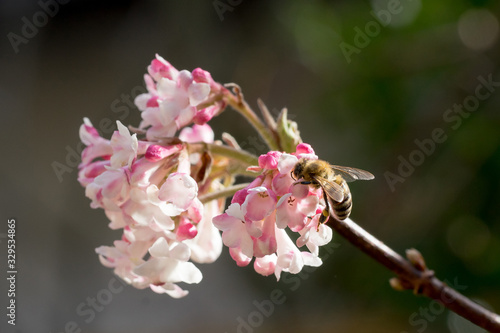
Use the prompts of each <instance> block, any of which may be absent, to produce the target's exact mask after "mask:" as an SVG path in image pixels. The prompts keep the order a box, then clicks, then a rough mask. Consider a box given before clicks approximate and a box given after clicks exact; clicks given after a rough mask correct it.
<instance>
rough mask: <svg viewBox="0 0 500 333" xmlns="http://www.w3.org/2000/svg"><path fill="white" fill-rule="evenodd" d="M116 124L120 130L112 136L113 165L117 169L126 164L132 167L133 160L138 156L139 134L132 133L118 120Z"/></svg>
mask: <svg viewBox="0 0 500 333" xmlns="http://www.w3.org/2000/svg"><path fill="white" fill-rule="evenodd" d="M116 125H117V126H118V131H115V132H114V133H113V136H112V137H111V148H112V149H113V155H112V156H111V167H112V168H115V169H116V168H121V167H122V166H125V165H127V166H128V167H131V165H132V162H133V161H134V160H135V158H136V157H137V148H138V146H139V144H138V141H137V135H136V134H134V135H130V132H129V130H128V128H126V127H125V126H123V124H122V123H121V122H120V121H118V120H117V121H116Z"/></svg>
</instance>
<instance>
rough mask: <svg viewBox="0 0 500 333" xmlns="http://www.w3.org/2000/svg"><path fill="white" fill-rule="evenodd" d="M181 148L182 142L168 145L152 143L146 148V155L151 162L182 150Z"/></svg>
mask: <svg viewBox="0 0 500 333" xmlns="http://www.w3.org/2000/svg"><path fill="white" fill-rule="evenodd" d="M181 149H182V145H181V144H178V145H174V146H168V147H163V146H160V145H151V146H149V147H148V149H147V150H146V154H145V157H146V160H148V161H150V162H156V161H159V160H161V159H164V158H165V157H167V156H170V155H172V154H174V153H176V152H178V151H180V150H181Z"/></svg>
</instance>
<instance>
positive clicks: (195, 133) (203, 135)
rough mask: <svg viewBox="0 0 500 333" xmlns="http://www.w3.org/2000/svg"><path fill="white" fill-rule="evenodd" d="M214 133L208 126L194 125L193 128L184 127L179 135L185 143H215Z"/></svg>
mask: <svg viewBox="0 0 500 333" xmlns="http://www.w3.org/2000/svg"><path fill="white" fill-rule="evenodd" d="M214 136H215V135H214V131H213V130H212V128H211V127H210V125H208V124H204V125H193V127H184V128H183V129H182V131H181V132H180V133H179V139H181V140H182V141H184V142H190V143H193V142H205V143H213V142H214Z"/></svg>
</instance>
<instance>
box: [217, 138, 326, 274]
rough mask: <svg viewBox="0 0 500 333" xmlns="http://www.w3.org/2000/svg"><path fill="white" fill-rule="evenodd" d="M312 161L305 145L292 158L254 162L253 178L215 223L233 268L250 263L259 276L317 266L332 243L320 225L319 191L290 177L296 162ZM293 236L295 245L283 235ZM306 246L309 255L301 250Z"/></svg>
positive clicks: (280, 154) (271, 155)
mask: <svg viewBox="0 0 500 333" xmlns="http://www.w3.org/2000/svg"><path fill="white" fill-rule="evenodd" d="M304 156H307V158H311V159H314V158H317V156H316V155H315V154H314V150H313V149H312V147H311V146H310V145H308V144H299V145H298V146H297V149H296V151H295V152H294V153H293V154H287V153H283V152H277V151H271V152H269V153H267V154H264V155H261V156H260V157H259V167H258V168H252V169H253V170H260V171H261V175H260V176H258V177H257V178H256V179H255V180H254V181H253V182H252V183H251V184H249V185H248V186H247V187H246V188H244V189H242V190H240V191H238V192H237V193H236V194H235V195H234V196H233V199H232V201H231V205H230V206H229V207H228V208H227V210H226V211H225V212H224V213H223V214H221V215H219V216H216V217H215V218H214V225H215V226H216V227H217V228H219V229H220V230H221V231H222V240H223V242H224V244H225V245H226V246H227V247H229V249H230V254H231V257H232V258H233V259H234V260H235V261H236V263H237V264H238V266H246V265H248V264H249V263H250V262H251V261H252V259H253V258H255V262H254V269H255V271H256V272H257V273H260V274H262V275H270V274H273V273H274V274H275V275H276V277H277V278H278V279H279V278H280V276H281V272H283V271H284V272H290V273H292V274H297V273H299V272H300V271H301V270H302V268H303V267H304V266H305V265H308V266H319V265H321V259H320V258H319V257H318V255H319V247H320V246H323V245H325V244H327V243H328V242H330V241H331V238H332V232H331V229H330V228H329V227H328V226H326V225H323V224H319V215H320V214H321V212H322V210H323V207H324V204H325V203H324V202H322V200H323V196H322V194H321V192H320V191H317V190H314V189H311V188H310V187H309V186H307V185H302V184H297V183H296V182H294V180H293V179H292V178H291V175H290V172H291V171H292V169H293V167H294V166H295V164H296V163H297V162H298V159H299V158H302V157H304ZM287 230H289V231H290V232H298V233H299V237H298V239H297V241H296V243H295V244H294V243H293V241H292V240H291V238H290V236H289V235H288V233H287ZM304 245H305V246H306V247H307V249H308V250H309V251H301V250H299V247H303V246H304Z"/></svg>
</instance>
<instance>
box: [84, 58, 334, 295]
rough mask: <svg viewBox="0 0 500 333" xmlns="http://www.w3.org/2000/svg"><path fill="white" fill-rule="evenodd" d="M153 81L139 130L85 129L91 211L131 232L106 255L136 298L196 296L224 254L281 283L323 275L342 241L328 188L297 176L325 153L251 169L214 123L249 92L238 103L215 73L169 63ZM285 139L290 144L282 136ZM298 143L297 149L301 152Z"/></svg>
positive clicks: (305, 152)
mask: <svg viewBox="0 0 500 333" xmlns="http://www.w3.org/2000/svg"><path fill="white" fill-rule="evenodd" d="M144 81H145V83H146V88H147V93H144V94H141V95H139V96H137V97H136V99H135V101H134V102H135V104H136V105H137V107H138V108H139V110H140V112H141V118H142V121H141V123H140V124H139V127H138V128H134V127H130V129H129V128H127V127H126V126H125V125H123V124H122V123H121V122H120V121H117V122H116V124H117V130H116V131H114V132H113V134H112V136H111V138H110V139H109V140H108V139H106V138H103V137H101V136H100V135H99V133H98V131H97V130H96V129H95V128H94V127H93V125H92V123H91V122H90V120H89V119H87V118H84V121H83V124H82V126H81V127H80V139H81V141H82V142H83V143H84V144H85V145H86V148H85V149H84V150H83V151H82V162H81V164H80V165H79V173H78V181H79V182H80V184H81V185H82V186H83V187H84V188H85V195H86V196H87V197H88V198H89V199H90V201H91V203H90V206H91V207H92V208H94V209H97V208H100V209H103V210H104V213H105V215H106V217H107V218H108V219H109V224H108V225H109V227H110V228H111V229H113V230H121V231H122V236H121V238H120V239H118V240H115V241H114V242H113V245H112V246H100V247H98V248H96V253H97V254H98V256H99V260H100V261H101V263H102V264H103V265H104V266H106V267H109V268H112V269H113V271H114V273H115V274H116V275H118V276H119V277H120V278H122V279H123V280H124V281H126V282H127V283H129V284H130V285H132V286H134V287H136V288H140V289H146V288H149V289H151V290H152V291H154V292H156V293H161V294H167V295H170V296H171V297H174V298H179V297H183V296H185V295H187V294H188V291H187V290H184V289H183V287H182V284H183V283H184V284H193V283H199V282H200V281H201V280H202V273H201V271H200V270H199V268H198V267H197V266H196V265H195V264H196V263H211V262H214V261H215V260H217V258H218V257H219V256H220V254H221V252H222V248H223V244H224V245H226V246H227V247H228V248H229V253H230V255H231V257H232V258H233V260H235V261H236V263H237V265H238V266H246V265H249V264H250V263H251V262H252V261H254V263H253V267H254V269H255V271H256V272H258V273H259V274H262V275H266V276H267V275H271V274H274V275H275V276H276V278H277V279H279V278H280V277H281V274H282V272H289V273H291V274H297V273H299V272H300V271H301V270H302V269H303V267H304V266H306V265H308V266H319V265H321V259H320V258H319V249H320V247H321V246H323V245H325V244H327V243H328V242H330V241H331V238H332V231H331V229H330V228H329V227H328V226H326V225H324V224H320V223H319V216H320V215H321V212H322V210H323V209H324V207H325V202H324V201H323V200H324V199H323V196H322V193H321V190H320V189H314V188H311V187H309V186H308V185H304V184H300V183H297V182H296V181H295V180H294V179H293V178H292V177H291V172H292V170H293V168H294V166H295V165H296V164H297V162H298V160H299V159H300V158H307V159H317V158H318V157H317V156H316V155H315V152H314V150H313V148H312V147H311V146H310V145H308V144H306V143H299V144H298V145H296V148H295V152H292V153H286V152H283V151H270V152H268V153H266V154H263V155H261V156H260V157H259V158H258V161H257V159H256V158H255V162H254V164H258V165H254V166H248V164H249V163H248V161H247V160H248V159H251V160H253V156H251V155H250V154H241V152H238V151H237V150H238V149H239V148H238V144H237V143H236V141H235V140H234V139H233V140H234V142H233V141H231V140H230V142H229V143H227V138H228V136H226V137H225V139H224V136H223V140H224V141H226V143H227V145H226V146H224V147H223V145H222V143H221V142H220V141H218V140H216V138H215V133H214V131H213V130H212V128H211V126H210V125H209V124H208V123H207V122H208V121H210V120H211V119H212V118H213V117H214V116H216V115H218V114H220V113H221V112H222V111H223V110H224V108H225V106H226V105H227V104H231V103H233V104H231V105H234V103H235V100H236V101H238V99H241V98H242V95H241V94H239V93H237V92H236V91H237V90H238V89H235V90H234V91H233V92H234V94H231V93H230V92H229V91H228V90H227V89H226V88H224V86H222V85H221V84H219V83H217V82H216V81H214V80H213V78H212V76H211V75H210V73H209V72H207V71H205V70H203V69H201V68H196V69H194V70H193V71H188V70H178V69H176V68H175V67H174V66H172V65H171V64H170V63H169V62H168V61H166V60H165V59H164V58H162V57H160V56H159V55H156V58H155V59H153V60H152V61H151V63H150V65H149V66H148V67H147V74H145V75H144ZM241 105H245V104H244V103H241ZM280 121H281V122H285V123H287V124H288V122H287V120H286V117H283V116H282V117H281V118H280ZM270 123H271V124H272V122H270ZM191 125H192V126H191ZM290 126H291V125H290ZM273 133H274V134H277V136H276V137H277V138H278V139H279V138H281V137H282V136H280V135H281V134H280V133H281V132H280V131H279V128H276V129H273ZM294 133H295V134H296V135H295V134H294V135H295V136H294V140H293V142H297V143H298V142H301V140H300V137H298V131H295V132H294ZM273 137H274V136H273ZM288 145H290V144H288ZM293 146H295V145H292V146H291V147H293ZM290 150H293V148H291V149H290ZM224 152H225V154H224ZM242 155H243V156H244V157H241V156H242ZM238 157H239V158H240V160H238ZM233 159H237V161H234V160H233ZM234 162H236V163H234ZM247 167H248V168H247ZM245 168H246V169H245ZM235 170H238V172H235ZM245 170H246V171H245ZM249 172H254V173H255V175H256V177H255V179H254V180H253V181H252V182H251V183H250V184H248V185H246V186H245V187H244V188H242V189H240V190H239V191H237V192H236V193H234V195H233V197H232V199H231V203H230V205H229V206H228V208H227V209H226V210H224V207H225V198H224V197H225V196H227V193H229V194H230V193H231V191H234V190H233V188H231V185H233V183H234V180H235V176H236V174H242V173H244V174H248V173H249ZM223 196H224V197H223ZM293 233H295V235H294V236H293V237H291V236H290V235H291V234H293ZM292 239H296V241H295V242H294V241H292Z"/></svg>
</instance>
